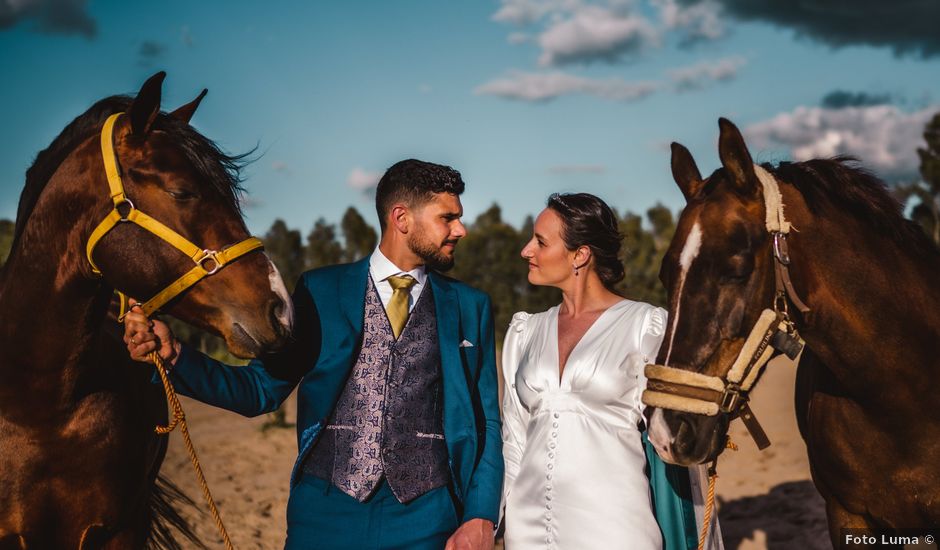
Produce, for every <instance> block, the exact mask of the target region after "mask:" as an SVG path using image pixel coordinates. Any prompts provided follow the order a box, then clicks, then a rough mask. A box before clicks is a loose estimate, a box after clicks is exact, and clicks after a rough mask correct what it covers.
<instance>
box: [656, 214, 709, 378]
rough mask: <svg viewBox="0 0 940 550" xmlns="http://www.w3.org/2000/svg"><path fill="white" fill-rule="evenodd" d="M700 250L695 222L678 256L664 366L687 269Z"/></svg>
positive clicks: (700, 231) (667, 364)
mask: <svg viewBox="0 0 940 550" xmlns="http://www.w3.org/2000/svg"><path fill="white" fill-rule="evenodd" d="M701 249H702V226H701V225H699V223H698V221H697V220H696V222H695V225H693V226H692V230H691V231H689V236H688V237H687V238H686V241H685V246H683V247H682V252H681V253H680V254H679V268H681V269H682V271H681V272H680V273H679V289H678V290H676V314H675V315H673V317H672V330H671V331H670V333H669V347H668V348H667V351H666V362H665V365H666V366H669V357H670V356H671V355H672V344H673V342H674V341H675V339H676V327H677V326H679V310H680V306H681V305H682V289H683V287H685V277H686V275H688V273H689V268H690V267H692V262H693V261H694V260H695V258H696V257H698V253H699V251H700V250H701Z"/></svg>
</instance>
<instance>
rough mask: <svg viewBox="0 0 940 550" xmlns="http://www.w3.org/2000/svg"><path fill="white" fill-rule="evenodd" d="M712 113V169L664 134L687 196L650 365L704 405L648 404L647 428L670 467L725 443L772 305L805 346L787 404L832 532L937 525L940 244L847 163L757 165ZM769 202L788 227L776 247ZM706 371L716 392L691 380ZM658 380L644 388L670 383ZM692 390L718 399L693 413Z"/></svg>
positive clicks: (665, 276) (667, 262)
mask: <svg viewBox="0 0 940 550" xmlns="http://www.w3.org/2000/svg"><path fill="white" fill-rule="evenodd" d="M719 125H720V128H721V136H720V140H719V153H720V158H721V163H722V168H720V169H718V170H716V171H715V172H714V173H712V174H711V176H709V177H708V178H702V176H701V175H700V173H699V171H698V168H697V167H696V165H695V161H694V160H693V159H692V156H691V155H690V154H689V152H688V150H686V149H685V148H684V147H683V146H681V145H679V144H676V143H674V144H673V145H672V172H673V177H674V179H675V181H676V183H677V184H678V185H679V188H680V189H681V190H682V193H683V195H684V196H685V198H686V201H687V206H686V208H685V210H684V211H683V212H682V215H681V217H680V219H679V222H678V227H677V231H676V234H675V237H674V239H673V241H672V243H671V246H670V248H669V250H668V252H667V254H666V256H665V258H664V259H663V264H662V270H661V279H662V281H663V284H664V285H665V287H666V289H667V290H668V294H669V316H670V322H669V326H668V330H667V332H666V334H665V339H664V343H663V346H662V349H661V351H660V354H659V357H658V358H657V362H658V363H659V364H660V365H666V367H667V369H666V370H668V367H674V368H678V369H681V370H682V371H693V372H695V373H698V374H700V375H702V376H696V375H689V374H685V375H680V376H685V379H684V380H683V381H682V383H684V384H688V385H691V386H698V388H699V389H698V390H697V391H699V393H698V396H699V397H700V398H702V399H700V400H699V401H698V402H697V403H698V404H699V405H701V406H702V407H703V409H702V411H699V412H698V413H692V412H689V411H688V410H686V411H685V412H681V409H682V406H679V407H670V408H672V409H674V410H664V408H655V409H651V411H650V413H651V418H650V440H651V441H652V442H653V444H654V445H655V447H656V448H657V451H658V452H659V454H660V456H662V458H663V459H665V460H667V461H669V462H673V463H677V464H682V465H691V464H696V463H703V462H707V461H710V460H712V459H714V458H715V457H717V456H718V454H719V453H721V452H722V450H723V449H724V447H725V442H726V438H727V429H728V423H729V421H730V420H731V418H732V417H733V416H735V412H737V413H738V414H741V413H740V411H741V409H740V408H737V407H736V406H734V405H733V403H732V402H739V403H743V404H746V392H741V391H739V388H738V387H731V385H729V384H727V381H728V378H729V376H728V374H729V369H730V368H731V366H732V363H735V362H736V359H737V358H738V356H739V353H741V351H742V348H744V347H745V341H746V340H747V339H748V336H749V333H750V332H751V329H752V327H754V326H755V324H756V323H758V319H759V316H760V315H761V312H762V310H765V309H766V310H768V311H769V310H770V308H774V310H775V311H777V314H776V315H777V319H780V318H783V319H784V320H787V321H788V322H789V323H792V325H791V328H794V327H795V328H796V329H798V331H799V334H801V335H802V338H803V339H804V340H805V343H806V350H805V351H804V354H803V357H802V360H801V362H800V366H799V375H798V378H799V380H798V382H799V383H798V386H799V387H800V389H799V390H798V395H797V416H798V420H799V423H800V427H801V431H802V433H803V437H804V439H805V441H806V445H807V449H808V453H809V459H810V464H811V467H812V474H813V480H814V482H815V483H816V486H817V488H818V489H819V492H820V493H821V494H822V496H823V497H824V498H825V500H826V505H827V513H828V516H829V526H830V533H831V536H832V538H833V543H834V544H835V545H838V544H840V543H842V542H844V541H842V540H839V537H840V533H839V530H840V528H862V529H873V528H906V527H937V526H940V415H938V414H937V413H936V410H937V409H936V396H935V395H934V394H935V391H936V388H937V387H938V383H940V358H938V356H937V349H938V348H937V342H940V286H938V285H937V284H936V282H937V274H938V273H940V251H938V249H937V248H936V247H935V246H934V245H933V244H932V243H931V242H930V241H929V240H928V239H927V238H926V236H925V235H924V234H923V232H922V231H921V230H920V229H919V228H918V227H917V226H915V225H914V224H912V223H911V222H909V221H908V220H905V219H904V218H903V216H902V213H901V208H900V206H899V204H898V203H897V201H896V200H894V199H893V198H892V197H891V195H889V193H888V192H887V191H886V188H885V186H884V185H883V184H882V183H881V182H880V181H878V180H877V179H876V178H875V177H874V176H872V175H871V174H869V173H867V172H865V171H863V170H861V169H859V168H858V167H856V166H854V165H853V163H852V162H851V161H850V159H845V158H836V159H830V160H821V159H816V160H810V161H807V162H797V163H781V164H780V165H779V166H777V167H775V168H774V167H771V166H769V165H764V166H755V165H754V164H753V162H752V160H751V156H750V154H749V152H748V150H747V147H746V145H745V143H744V139H743V138H742V136H741V133H740V132H739V131H738V129H737V128H736V127H735V126H734V125H733V124H731V123H730V122H728V121H727V120H725V119H721V120H720V121H719ZM762 178H763V179H762ZM768 179H769V180H772V181H769V182H767V183H766V184H765V180H768ZM768 185H769V186H770V187H768ZM775 188H776V189H779V194H777V192H776V191H773V192H771V191H768V189H770V190H772V189H775ZM770 195H776V197H777V199H776V200H775V199H774V198H773V197H771V198H768V196H770ZM779 199H782V202H781V201H780V200H779ZM776 202H780V203H781V204H780V206H781V208H782V217H784V218H785V219H786V222H789V223H790V224H792V230H791V231H790V232H789V234H788V235H784V236H783V238H782V239H781V240H786V238H787V237H788V238H789V243H780V242H778V243H777V247H778V249H776V250H775V241H776V240H777V238H779V237H780V236H779V235H778V236H776V237H775V236H774V235H773V234H772V232H769V229H768V228H769V227H770V225H769V224H770V222H769V219H770V214H769V212H770V209H769V208H767V206H768V205H769V204H771V203H776ZM785 244H788V245H789V254H787V250H786V249H785V248H783V246H784V245H785ZM780 248H782V250H781V249H780ZM775 258H781V260H779V261H778V260H777V259H775ZM781 268H782V271H783V272H785V273H784V274H783V276H781V274H780V272H779V271H778V270H780V269H781ZM786 276H789V278H790V280H791V281H792V285H791V286H790V288H789V289H787V288H786V285H785V284H783V282H786V281H781V280H782V279H786ZM802 302H805V304H803V303H802ZM787 312H789V314H788V315H786V313H787ZM771 318H773V314H771ZM774 323H776V321H774ZM784 324H787V323H784ZM774 326H776V325H774ZM781 326H784V325H781ZM774 330H775V328H773V327H772V328H771V329H770V333H773V332H774ZM761 334H762V333H761ZM759 335H760V334H759ZM794 337H795V335H794ZM758 339H759V338H758ZM749 353H750V351H747V352H745V353H743V354H741V355H742V356H744V357H745V359H748V358H749V357H750V356H749V355H748V354H749ZM771 353H772V351H771V350H770V349H768V351H767V354H768V356H769V355H770V354H771ZM651 368H653V369H656V368H660V367H656V366H654V367H648V373H650V372H653V373H654V374H656V372H658V371H651V370H650V369H651ZM676 372H678V371H676ZM716 380H717V381H719V384H718V386H717V391H715V392H713V393H711V394H709V391H710V390H702V389H701V388H704V387H705V386H707V385H708V384H711V383H712V381H716ZM660 382H661V380H656V379H652V378H651V382H650V383H651V386H650V387H651V388H656V389H660V390H662V389H663V388H666V389H665V390H663V391H667V392H668V391H670V390H669V384H665V385H663V384H661V383H660ZM680 385H681V384H680ZM687 389H688V388H687ZM651 391H653V390H651ZM677 393H679V394H681V393H682V392H681V391H679V392H677ZM692 393H695V391H694V390H693V391H692ZM735 394H740V395H737V396H735ZM704 395H711V397H716V396H717V398H716V399H714V400H713V402H714V403H719V402H721V401H724V403H723V404H721V405H720V406H711V405H710V406H711V407H712V408H711V409H710V410H711V412H704V411H705V409H708V407H705V405H706V404H707V403H706V401H708V400H709V399H711V397H708V398H704V397H702V396H704ZM931 396H933V397H931ZM731 398H733V399H731ZM739 398H740V399H739ZM644 399H646V396H644ZM668 399H671V398H667V400H668ZM726 405H727V406H726ZM692 408H695V407H692ZM716 410H717V413H716V412H715V411H716ZM747 412H749V411H747ZM742 416H744V415H743V414H742ZM746 424H747V423H746Z"/></svg>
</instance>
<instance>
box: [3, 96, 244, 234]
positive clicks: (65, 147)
mask: <svg viewBox="0 0 940 550" xmlns="http://www.w3.org/2000/svg"><path fill="white" fill-rule="evenodd" d="M133 101H134V98H132V97H130V96H124V95H116V96H111V97H107V98H104V99H102V100H100V101H98V102H97V103H95V104H94V105H92V106H91V107H90V108H89V109H88V110H87V111H85V112H84V113H82V114H80V115H78V116H77V117H75V120H73V121H72V122H70V123H69V124H68V126H66V127H65V128H64V129H63V130H62V132H61V133H59V135H58V136H57V137H56V138H55V139H54V140H53V141H52V143H51V144H50V145H49V146H48V147H46V148H45V149H43V150H42V151H40V152H39V154H37V155H36V160H35V161H33V164H32V166H30V167H29V169H28V170H27V171H26V185H25V186H24V187H23V192H22V193H21V194H20V202H19V206H18V207H17V210H16V226H15V227H14V230H13V246H12V249H15V248H16V245H17V242H18V241H19V238H20V236H21V235H22V233H23V229H24V228H25V227H26V222H27V220H28V219H29V216H30V214H31V213H32V211H33V209H34V208H35V206H36V202H37V201H38V200H39V196H40V195H41V194H42V192H43V190H44V189H45V188H46V185H47V184H48V183H49V180H51V179H52V175H53V174H54V173H55V171H56V170H58V168H59V166H60V165H61V164H62V162H63V161H64V160H65V159H66V157H68V156H69V155H70V154H71V153H72V151H74V150H75V148H76V147H78V146H79V144H80V143H82V142H83V141H85V140H87V139H88V138H89V137H91V136H92V135H93V134H96V133H97V132H99V131H100V130H101V127H102V125H104V121H105V119H107V118H108V117H109V116H111V115H112V114H114V113H119V112H124V111H127V110H128V109H129V108H130V106H131V104H132V103H133ZM151 128H152V130H159V131H163V132H166V133H167V134H169V135H170V136H171V137H173V140H174V142H175V143H176V144H177V145H178V146H179V147H180V149H181V150H182V152H183V154H184V155H185V156H186V158H187V160H189V162H190V163H191V164H192V166H193V167H194V168H195V170H196V173H197V174H199V176H200V179H201V180H202V181H203V182H204V184H205V185H207V187H208V188H209V189H211V190H213V191H215V192H216V193H217V194H218V195H219V196H220V197H222V199H223V200H224V201H225V202H226V203H228V205H229V206H231V207H232V208H234V209H235V211H236V212H238V213H239V215H240V214H241V203H240V198H241V196H242V194H243V193H244V189H243V188H242V187H241V182H242V174H241V171H242V169H243V168H244V167H245V165H246V164H247V163H248V162H250V160H249V159H248V157H249V155H251V154H252V153H253V152H254V150H252V151H248V152H247V153H244V154H241V155H228V154H226V153H224V152H223V151H222V150H221V149H219V147H218V146H217V145H216V144H215V143H214V142H213V141H212V140H210V139H208V138H206V137H205V136H203V135H202V134H200V133H199V132H197V131H196V130H194V129H193V128H192V127H191V126H190V125H189V123H187V122H183V121H181V120H179V119H177V118H175V117H172V116H169V115H167V114H166V113H162V112H161V113H160V114H159V115H158V116H157V117H156V119H155V120H154V123H153V126H152V127H151ZM104 191H107V189H105V190H104Z"/></svg>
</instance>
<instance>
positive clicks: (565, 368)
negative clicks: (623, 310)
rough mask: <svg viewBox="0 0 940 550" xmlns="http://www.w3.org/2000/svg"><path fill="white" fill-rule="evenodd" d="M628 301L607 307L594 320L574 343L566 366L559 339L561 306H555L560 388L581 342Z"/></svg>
mask: <svg viewBox="0 0 940 550" xmlns="http://www.w3.org/2000/svg"><path fill="white" fill-rule="evenodd" d="M628 301H629V300H627V299H626V298H624V299H623V300H620V301H619V302H615V303H613V304H611V305H610V306H608V307H607V309H605V310H604V311H602V312H601V313H600V315H598V316H597V319H594V321H593V322H591V326H589V327H588V328H587V330H585V331H584V334H582V335H581V338H579V339H578V341H577V342H575V343H574V346H572V347H571V351H569V352H568V357H567V358H566V359H565V364H564V365H562V364H561V345H560V344H561V340H560V339H559V338H558V323H559V318H560V317H561V305H558V306H555V369H556V371H557V372H558V376H557V377H555V379H556V380H557V381H558V387H559V388H561V387H562V383H563V382H564V381H565V373H566V372H568V370H569V369H568V363H570V362H571V357H572V356H573V355H574V352H576V351H578V348H579V347H581V342H583V341H585V340H586V339H587V336H588V334H590V333H591V331H592V330H594V327H596V326H597V325H598V323H600V321H601V319H603V318H604V316H605V315H607V312H609V311H610V310H612V309H614V308H615V307H617V306H619V305H620V304H622V303H624V302H628Z"/></svg>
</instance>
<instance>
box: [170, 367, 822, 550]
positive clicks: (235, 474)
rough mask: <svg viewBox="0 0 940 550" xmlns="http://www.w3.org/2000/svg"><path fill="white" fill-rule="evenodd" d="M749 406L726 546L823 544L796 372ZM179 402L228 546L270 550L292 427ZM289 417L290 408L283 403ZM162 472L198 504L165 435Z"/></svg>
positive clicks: (726, 490)
mask: <svg viewBox="0 0 940 550" xmlns="http://www.w3.org/2000/svg"><path fill="white" fill-rule="evenodd" d="M768 369H769V370H768V372H767V374H766V376H765V377H764V379H763V380H762V381H761V383H760V385H759V386H758V389H757V390H756V392H755V395H754V398H753V400H752V407H753V409H754V412H755V414H756V415H757V418H758V419H759V420H760V421H761V423H762V424H763V426H764V428H765V429H766V430H767V434H768V435H769V436H770V439H771V441H772V442H773V445H771V447H770V448H769V449H767V450H766V451H764V452H763V453H760V452H758V451H757V449H756V447H755V446H754V443H753V441H751V440H750V438H749V437H747V435H746V432H745V431H744V429H743V427H742V426H741V425H740V423H739V422H736V423H735V425H733V426H732V431H731V434H732V439H733V440H734V441H735V442H736V443H737V444H738V446H739V447H740V450H739V451H737V452H735V453H732V452H728V453H726V455H725V456H724V457H723V458H722V459H721V461H720V463H719V468H718V471H719V474H720V476H721V477H720V478H719V481H718V495H719V499H720V508H719V517H720V519H721V522H722V529H723V533H724V537H725V541H726V545H727V547H728V548H729V549H741V550H755V549H763V548H768V549H791V548H799V549H801V550H812V549H816V548H829V547H830V546H829V542H828V536H827V535H826V523H825V513H824V508H823V503H822V499H821V498H820V497H819V495H818V494H817V493H816V490H815V488H813V485H812V483H811V482H810V481H809V479H810V476H809V465H808V463H807V460H806V452H805V447H804V445H803V441H802V439H800V437H799V432H798V431H797V428H796V420H795V416H794V413H793V383H794V373H795V369H794V367H793V366H792V365H789V364H787V363H783V362H774V363H772V364H771V365H770V366H769V367H768ZM183 406H184V408H185V410H186V412H187V418H188V420H189V423H190V432H191V434H192V436H193V439H194V441H195V444H196V448H197V451H198V452H199V456H200V459H201V460H202V463H203V467H204V469H205V472H206V477H207V478H208V480H209V484H210V487H211V488H212V491H213V495H214V496H215V498H216V501H217V503H218V505H219V509H220V510H221V513H222V517H223V519H224V520H225V522H226V526H227V527H228V530H229V533H230V536H231V538H232V542H233V543H234V545H235V547H236V548H238V549H240V550H244V549H279V548H282V547H283V544H284V539H285V536H286V523H285V511H286V507H287V489H288V487H287V486H288V476H289V474H290V469H291V466H292V465H293V461H294V457H295V455H296V452H297V447H296V439H295V435H294V430H293V428H290V429H284V428H280V429H270V430H267V431H262V429H261V427H262V425H263V424H264V423H265V421H266V420H267V419H266V418H254V419H245V418H243V417H241V416H238V415H235V414H233V413H229V412H226V411H222V410H219V409H214V408H212V407H208V406H206V405H203V404H201V403H197V402H195V401H192V400H188V399H187V400H184V402H183ZM288 409H289V410H288V418H290V419H293V417H294V413H293V407H292V406H291V403H289V404H288ZM163 472H164V473H165V474H167V475H168V476H169V477H170V478H171V479H173V480H174V481H176V482H177V483H178V484H179V485H180V486H181V487H182V488H184V490H185V491H186V492H187V493H188V494H189V495H190V496H192V497H193V499H194V500H196V501H197V505H198V507H199V510H207V509H206V507H205V504H204V503H203V502H202V501H201V493H200V491H199V489H198V487H197V485H196V483H195V480H194V477H193V473H192V468H191V466H190V464H189V458H188V457H187V455H186V450H185V448H184V447H183V445H182V440H181V439H180V437H179V435H178V434H177V433H174V434H173V436H172V439H171V442H170V452H169V454H168V456H167V460H166V462H165V464H164V467H163ZM186 515H187V517H189V518H190V519H191V520H192V521H194V523H195V524H196V525H197V531H198V533H199V534H200V536H201V537H202V539H203V540H204V541H206V542H207V543H208V546H209V547H210V548H213V549H215V548H222V545H221V539H220V538H219V537H218V536H217V535H216V533H215V527H214V524H213V522H212V519H211V517H210V516H209V514H208V512H204V513H202V514H201V515H200V513H198V512H196V511H194V510H187V511H186Z"/></svg>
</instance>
